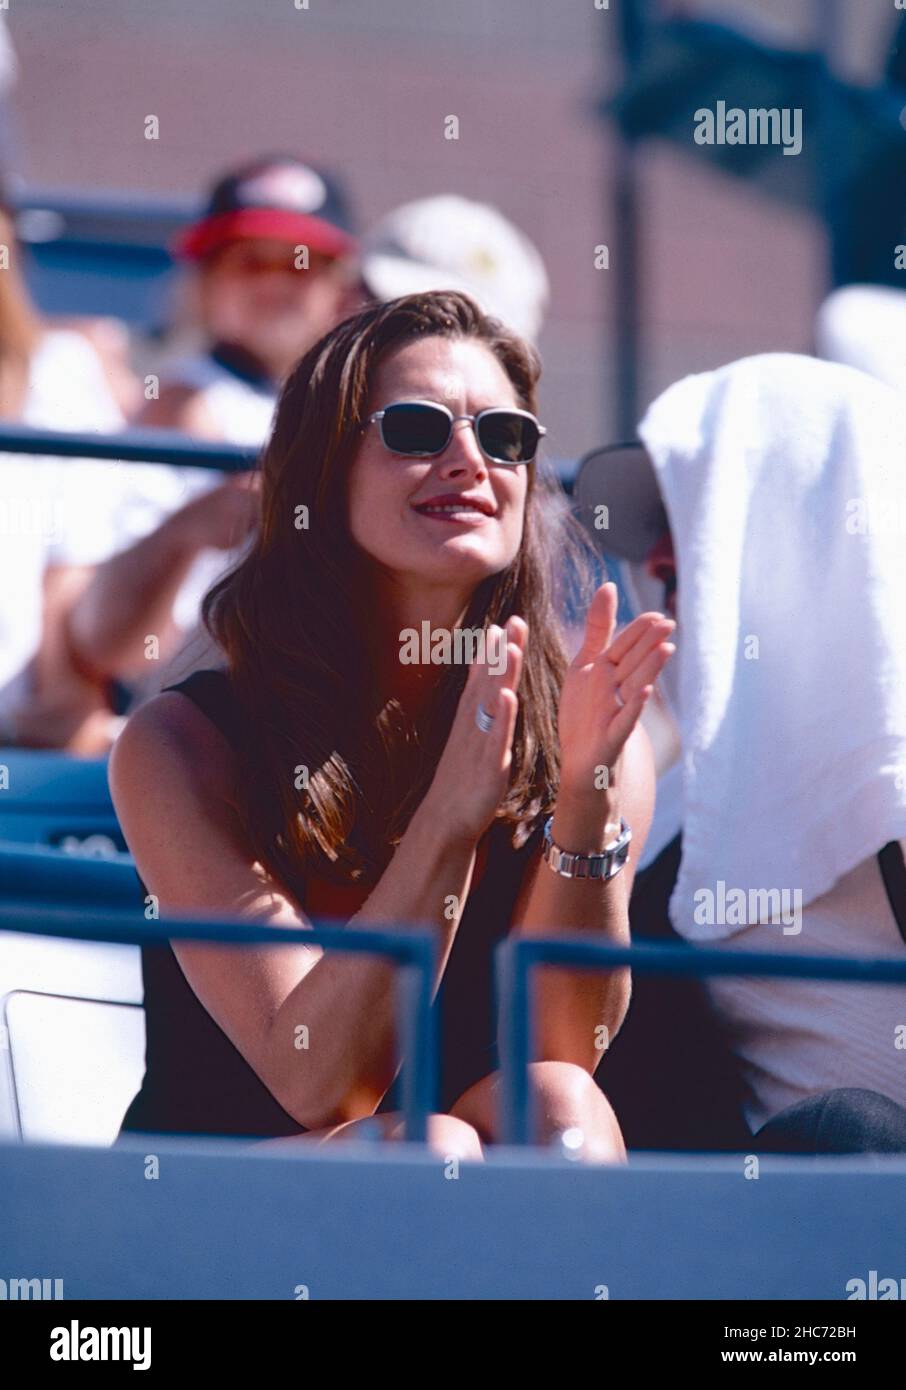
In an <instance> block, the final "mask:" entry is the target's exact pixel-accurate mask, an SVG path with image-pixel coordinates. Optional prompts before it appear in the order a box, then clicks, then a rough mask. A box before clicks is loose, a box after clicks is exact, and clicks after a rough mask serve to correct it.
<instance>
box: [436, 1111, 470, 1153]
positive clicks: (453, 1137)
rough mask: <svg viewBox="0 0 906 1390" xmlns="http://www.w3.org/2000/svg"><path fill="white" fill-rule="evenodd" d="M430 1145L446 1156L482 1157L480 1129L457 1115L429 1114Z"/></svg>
mask: <svg viewBox="0 0 906 1390" xmlns="http://www.w3.org/2000/svg"><path fill="white" fill-rule="evenodd" d="M428 1147H429V1149H431V1150H433V1152H434V1153H438V1154H440V1155H441V1156H442V1157H444V1158H481V1157H482V1148H481V1139H480V1137H479V1134H478V1130H477V1129H475V1127H474V1125H470V1124H468V1123H467V1121H465V1120H461V1119H459V1118H458V1116H456V1115H429V1116H428Z"/></svg>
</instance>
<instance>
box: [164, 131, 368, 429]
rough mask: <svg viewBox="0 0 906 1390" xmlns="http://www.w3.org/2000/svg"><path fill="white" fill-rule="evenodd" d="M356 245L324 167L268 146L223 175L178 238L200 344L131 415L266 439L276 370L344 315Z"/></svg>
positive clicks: (278, 376) (342, 201) (283, 371)
mask: <svg viewBox="0 0 906 1390" xmlns="http://www.w3.org/2000/svg"><path fill="white" fill-rule="evenodd" d="M354 249H355V241H354V238H353V236H352V233H351V230H350V218H349V212H348V208H347V204H346V198H345V195H344V193H343V190H342V188H341V187H340V185H339V184H338V183H337V182H336V180H335V179H334V178H332V177H331V176H330V175H329V174H327V173H326V172H324V171H323V170H318V169H315V168H313V167H312V166H310V165H308V164H304V163H302V161H301V160H298V159H295V158H293V157H291V156H276V157H268V158H262V159H257V160H255V161H253V162H252V163H249V164H245V165H243V166H242V167H241V168H239V169H235V170H232V171H230V172H229V173H227V174H225V175H224V176H223V177H222V178H220V179H219V180H218V181H217V183H216V184H215V185H214V188H213V189H212V191H211V194H210V197H209V199H208V203H207V206H206V209H205V212H204V214H203V216H202V217H201V218H200V219H199V220H198V221H197V222H194V223H192V225H191V226H189V227H188V228H187V229H186V230H185V231H184V232H183V233H182V235H181V237H180V238H179V240H178V241H177V243H176V245H175V247H174V251H175V254H176V255H177V257H178V258H179V259H180V260H182V261H184V262H185V263H186V264H187V265H189V266H191V267H192V272H193V273H192V282H191V288H192V293H193V299H194V315H195V319H196V322H197V324H198V327H199V328H200V330H201V334H202V345H201V348H200V350H199V351H198V352H196V353H193V354H191V355H188V356H184V357H180V358H177V359H175V360H174V361H172V362H171V363H169V364H168V366H167V369H166V372H165V373H164V374H163V379H162V381H161V385H160V394H159V397H158V399H156V400H152V401H149V402H148V403H147V405H146V406H145V407H144V409H143V410H142V411H141V413H140V415H139V417H138V423H140V424H143V425H164V426H169V427H171V428H175V429H182V430H185V431H186V432H187V433H190V434H194V435H198V436H202V437H204V438H207V439H221V440H226V441H228V442H230V443H233V444H259V443H263V442H264V438H265V436H266V434H267V430H268V427H269V425H270V420H271V416H272V414H273V408H274V404H275V402H276V398H277V391H278V388H279V386H280V384H281V382H282V381H283V379H284V377H285V376H286V375H287V373H288V372H289V370H290V369H291V367H292V366H293V365H294V364H295V363H296V362H297V361H298V359H299V358H300V357H301V356H302V355H303V354H304V353H305V352H306V351H307V350H308V348H309V347H311V345H312V344H313V343H315V342H317V341H318V339H319V338H321V337H322V336H323V334H324V333H326V332H327V331H328V330H329V329H330V328H332V327H333V325H334V324H335V323H336V322H337V320H338V318H339V317H340V316H341V313H342V309H343V303H344V297H345V294H346V291H347V285H348V263H349V257H350V256H351V253H352V252H353V250H354Z"/></svg>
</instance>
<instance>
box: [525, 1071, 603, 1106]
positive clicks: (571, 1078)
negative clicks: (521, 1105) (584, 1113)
mask: <svg viewBox="0 0 906 1390" xmlns="http://www.w3.org/2000/svg"><path fill="white" fill-rule="evenodd" d="M528 1078H529V1085H530V1087H531V1089H532V1091H533V1093H534V1095H535V1096H536V1097H537V1099H538V1100H539V1101H540V1102H541V1103H542V1104H544V1103H547V1104H548V1105H550V1106H551V1107H552V1108H556V1109H557V1110H564V1111H575V1112H576V1113H577V1114H578V1112H579V1111H581V1110H582V1109H584V1108H585V1107H587V1106H589V1105H596V1104H597V1102H598V1100H599V1099H604V1097H603V1096H602V1093H601V1091H600V1090H599V1089H598V1086H597V1084H596V1082H595V1079H594V1077H593V1076H592V1075H591V1074H590V1073H589V1072H587V1071H586V1070H585V1068H584V1067H580V1066H578V1065H576V1063H574V1062H530V1063H529V1067H528Z"/></svg>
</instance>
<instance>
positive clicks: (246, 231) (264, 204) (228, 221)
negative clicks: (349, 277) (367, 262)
mask: <svg viewBox="0 0 906 1390" xmlns="http://www.w3.org/2000/svg"><path fill="white" fill-rule="evenodd" d="M254 237H271V238H274V239H275V240H279V241H287V242H290V243H292V244H294V245H295V244H300V245H303V246H307V247H308V248H309V250H310V251H319V252H321V254H322V255H326V256H345V255H348V254H349V253H350V252H351V251H353V250H354V249H355V246H356V241H355V237H354V236H353V234H352V228H351V222H350V217H349V209H348V206H347V203H346V197H345V194H344V192H343V189H342V187H341V186H340V184H339V183H338V182H337V180H336V179H334V178H333V177H332V176H331V175H330V174H328V173H326V172H325V171H324V170H319V169H315V168H313V167H312V166H311V165H310V164H303V163H302V161H301V160H298V159H294V158H292V157H291V156H278V157H275V158H268V159H260V160H256V161H255V162H254V163H252V164H247V165H244V166H243V167H242V168H241V169H238V170H234V171H233V172H231V173H229V174H226V175H224V177H223V178H221V179H219V180H218V182H217V183H216V184H215V185H214V188H213V189H212V191H211V195H210V198H209V199H208V203H207V207H206V209H205V212H204V214H203V216H202V217H201V218H199V220H198V221H197V222H193V223H192V224H191V225H190V226H189V227H187V228H186V229H185V231H184V232H182V234H181V235H180V236H179V237H178V238H177V240H176V242H175V243H174V246H173V253H174V255H175V256H178V257H179V258H180V259H183V260H191V261H199V260H203V259H204V258H205V257H206V256H209V255H210V254H211V252H212V251H216V250H219V248H220V247H221V246H225V245H227V243H229V242H231V241H244V240H247V239H249V238H254Z"/></svg>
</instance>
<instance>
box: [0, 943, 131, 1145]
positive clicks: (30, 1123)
mask: <svg viewBox="0 0 906 1390" xmlns="http://www.w3.org/2000/svg"><path fill="white" fill-rule="evenodd" d="M141 1003H142V979H141V955H140V952H139V949H138V947H137V946H114V945H108V944H105V943H102V942H85V941H66V940H60V939H56V938H51V937H40V936H25V935H20V934H18V933H16V932H0V1138H7V1139H15V1138H21V1139H24V1140H27V1141H29V1142H32V1143H84V1144H109V1143H111V1142H112V1141H113V1139H114V1138H115V1137H116V1134H117V1131H118V1129H119V1126H120V1123H121V1121H122V1118H123V1114H124V1113H125V1110H126V1107H127V1105H128V1104H129V1101H130V1100H131V1099H132V1097H133V1095H134V1094H135V1092H136V1091H137V1090H138V1088H139V1085H140V1084H141V1079H142V1075H143V1073H144V1050H145V1020H144V1012H143V1010H142V1008H141Z"/></svg>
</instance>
